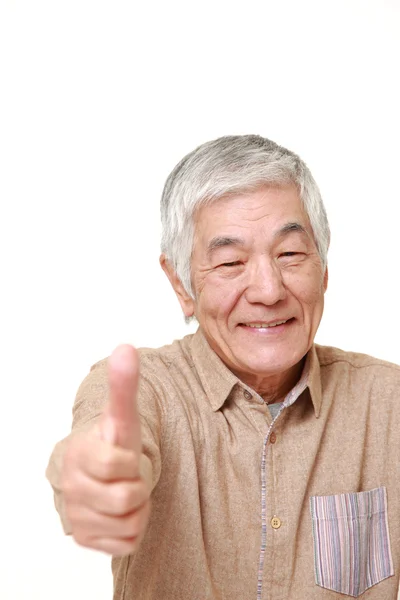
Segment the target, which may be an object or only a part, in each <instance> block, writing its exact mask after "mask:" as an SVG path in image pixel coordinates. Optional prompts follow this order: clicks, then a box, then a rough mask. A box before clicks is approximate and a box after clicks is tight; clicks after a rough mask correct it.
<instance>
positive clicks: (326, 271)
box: [324, 267, 329, 292]
mask: <svg viewBox="0 0 400 600" xmlns="http://www.w3.org/2000/svg"><path fill="white" fill-rule="evenodd" d="M328 279H329V277H328V267H326V269H325V273H324V292H326V290H327V289H328Z"/></svg>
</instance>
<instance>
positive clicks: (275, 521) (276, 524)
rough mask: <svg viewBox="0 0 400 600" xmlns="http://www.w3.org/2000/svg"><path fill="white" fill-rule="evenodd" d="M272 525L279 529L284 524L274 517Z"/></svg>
mask: <svg viewBox="0 0 400 600" xmlns="http://www.w3.org/2000/svg"><path fill="white" fill-rule="evenodd" d="M271 525H272V527H273V528H274V529H279V527H280V526H281V525H282V523H281V520H280V519H279V518H278V517H272V519H271Z"/></svg>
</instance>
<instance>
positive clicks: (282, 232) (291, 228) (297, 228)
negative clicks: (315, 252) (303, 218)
mask: <svg viewBox="0 0 400 600" xmlns="http://www.w3.org/2000/svg"><path fill="white" fill-rule="evenodd" d="M293 232H294V233H296V232H297V233H303V234H305V235H306V236H307V237H309V235H308V232H307V230H306V229H305V227H303V225H300V223H286V224H285V225H284V226H283V227H281V228H280V229H278V231H276V232H275V234H274V238H278V237H285V236H286V235H289V233H293Z"/></svg>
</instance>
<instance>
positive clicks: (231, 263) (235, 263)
mask: <svg viewBox="0 0 400 600" xmlns="http://www.w3.org/2000/svg"><path fill="white" fill-rule="evenodd" d="M238 265H240V261H238V260H234V261H232V262H226V263H222V265H220V267H237V266H238Z"/></svg>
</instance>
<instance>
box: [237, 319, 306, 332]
mask: <svg viewBox="0 0 400 600" xmlns="http://www.w3.org/2000/svg"><path fill="white" fill-rule="evenodd" d="M283 320H284V319H274V320H273V321H272V320H271V321H246V324H247V325H245V324H244V323H239V324H238V327H239V328H240V329H241V330H242V331H244V332H247V333H249V334H250V335H263V336H264V335H279V334H280V333H283V332H284V331H286V330H287V329H288V328H289V327H291V325H292V324H293V322H294V321H295V318H294V317H290V318H289V319H286V323H282V324H281V325H275V326H274V327H248V325H249V324H250V325H253V324H254V325H257V323H265V324H267V325H268V324H270V323H271V324H272V323H276V322H277V321H283Z"/></svg>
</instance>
